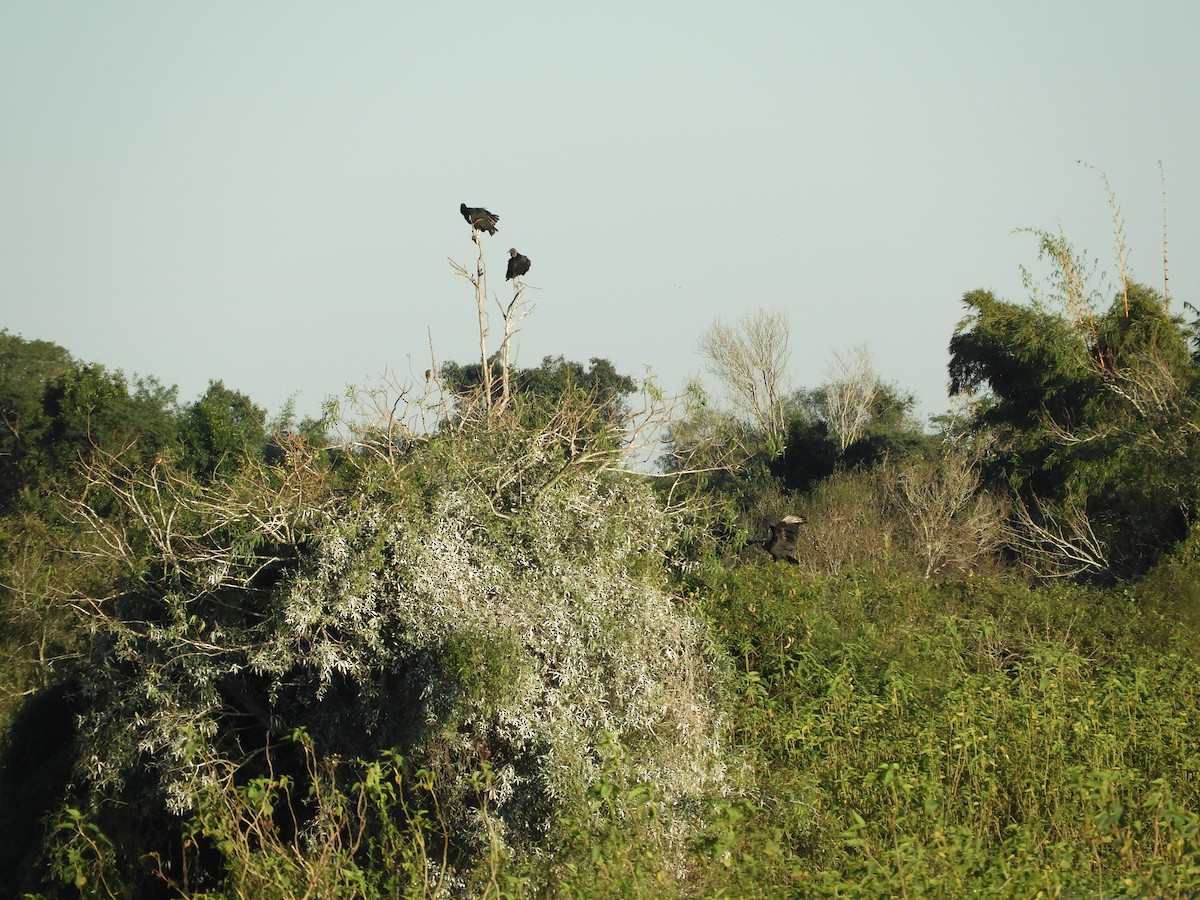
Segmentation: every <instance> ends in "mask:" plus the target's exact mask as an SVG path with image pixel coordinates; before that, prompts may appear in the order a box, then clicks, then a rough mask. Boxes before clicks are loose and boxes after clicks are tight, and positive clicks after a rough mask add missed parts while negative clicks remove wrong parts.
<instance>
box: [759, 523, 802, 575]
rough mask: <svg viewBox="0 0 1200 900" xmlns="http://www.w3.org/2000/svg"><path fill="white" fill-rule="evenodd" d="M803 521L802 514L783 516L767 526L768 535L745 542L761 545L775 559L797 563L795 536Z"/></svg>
mask: <svg viewBox="0 0 1200 900" xmlns="http://www.w3.org/2000/svg"><path fill="white" fill-rule="evenodd" d="M804 522H805V519H804V516H784V517H783V518H782V519H780V520H779V521H778V522H776V523H775V524H774V525H770V526H768V527H769V528H770V531H771V534H770V536H769V537H767V538H758V539H756V540H752V541H747V542H746V543H748V544H754V545H756V546H758V547H762V548H763V549H764V550H766V551H767V553H769V554H771V558H772V559H774V560H776V561H779V560H784V561H786V562H790V563H793V564H796V563H799V562H800V560H799V559H797V558H796V538H798V537H799V536H800V526H801V525H803V524H804Z"/></svg>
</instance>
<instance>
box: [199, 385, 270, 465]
mask: <svg viewBox="0 0 1200 900" xmlns="http://www.w3.org/2000/svg"><path fill="white" fill-rule="evenodd" d="M266 427H267V413H266V410H264V409H262V408H260V407H258V406H256V405H255V404H254V403H253V402H252V401H251V400H250V398H249V397H247V396H246V395H245V394H243V393H241V392H240V391H232V390H230V389H229V388H227V387H225V384H224V382H222V381H211V382H209V385H208V390H206V391H205V392H204V396H202V397H201V398H200V399H199V400H197V401H196V402H195V403H192V404H190V405H189V406H187V407H186V408H185V409H184V410H183V411H182V412H181V414H180V416H179V440H180V444H181V452H182V455H183V459H182V460H181V464H182V465H184V466H186V467H187V468H189V469H191V470H192V471H194V472H196V473H198V474H201V475H204V476H209V477H211V476H214V475H218V474H222V473H227V472H232V471H234V470H236V469H237V468H239V467H240V466H242V465H244V463H245V461H246V460H247V459H251V458H258V457H260V456H261V455H262V454H263V452H264V450H265V448H266V446H267V442H268V435H267V431H266Z"/></svg>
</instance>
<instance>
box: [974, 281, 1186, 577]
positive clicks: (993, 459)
mask: <svg viewBox="0 0 1200 900" xmlns="http://www.w3.org/2000/svg"><path fill="white" fill-rule="evenodd" d="M963 302H964V304H965V305H966V307H967V309H968V315H967V317H966V318H964V319H963V321H962V322H961V323H960V324H959V326H958V329H957V330H956V332H955V334H954V336H953V338H952V339H951V341H950V356H951V360H950V391H951V394H952V395H964V396H970V397H972V398H973V406H972V411H971V414H970V417H969V418H970V429H971V432H972V434H973V441H974V446H975V448H976V451H977V454H978V456H979V459H980V461H981V464H982V467H983V471H984V473H985V475H986V477H987V478H988V480H989V482H990V483H991V484H992V485H993V486H999V487H1004V488H1005V489H1007V490H1009V491H1011V492H1012V494H1013V495H1014V496H1015V497H1016V498H1017V499H1018V500H1019V501H1020V502H1021V504H1022V506H1021V508H1022V509H1026V510H1032V511H1033V515H1032V516H1031V520H1030V522H1028V523H1027V524H1028V525H1031V526H1037V525H1039V523H1040V524H1041V525H1042V526H1044V527H1045V528H1046V529H1047V531H1046V532H1045V533H1044V536H1046V537H1052V536H1053V535H1054V534H1056V533H1057V534H1059V536H1062V532H1061V531H1058V532H1056V531H1055V529H1058V528H1060V526H1061V525H1062V523H1063V522H1064V521H1066V520H1068V519H1070V520H1072V521H1074V522H1076V523H1077V524H1081V523H1086V529H1087V531H1089V532H1090V533H1091V534H1092V536H1093V537H1094V539H1095V548H1096V550H1097V551H1099V549H1100V548H1101V547H1102V548H1104V557H1105V558H1104V560H1103V561H1102V562H1101V561H1100V560H1099V559H1097V560H1096V561H1095V562H1094V564H1091V565H1088V566H1087V567H1086V568H1088V569H1090V570H1092V571H1093V572H1094V573H1095V574H1103V575H1109V576H1111V575H1117V576H1121V575H1128V574H1136V573H1137V572H1140V571H1143V570H1144V569H1145V568H1146V567H1147V566H1148V565H1150V564H1151V563H1153V561H1154V560H1155V559H1157V557H1158V556H1159V555H1160V554H1161V553H1162V552H1163V551H1164V550H1165V549H1166V548H1168V547H1169V546H1171V545H1172V544H1173V543H1174V542H1176V541H1178V540H1179V539H1181V538H1182V537H1183V536H1184V535H1185V534H1186V530H1187V527H1188V525H1189V524H1190V522H1191V520H1192V517H1193V512H1192V511H1193V510H1194V509H1196V504H1197V502H1198V501H1200V490H1198V484H1197V479H1198V476H1200V442H1198V440H1197V437H1198V432H1197V428H1196V426H1195V424H1194V423H1195V421H1196V416H1197V413H1198V412H1200V408H1198V406H1197V390H1198V388H1200V382H1198V380H1197V374H1198V372H1197V367H1196V364H1195V362H1194V361H1193V358H1192V348H1191V347H1190V346H1189V341H1190V338H1191V336H1192V330H1191V328H1190V327H1189V326H1187V325H1185V323H1184V322H1183V320H1182V319H1180V318H1179V317H1177V316H1173V315H1171V314H1170V313H1169V311H1168V310H1167V307H1166V304H1165V302H1164V301H1163V298H1162V296H1161V295H1160V294H1159V293H1158V292H1157V291H1156V290H1154V289H1153V288H1151V287H1148V286H1146V285H1141V284H1129V285H1128V286H1127V287H1126V288H1125V289H1124V290H1122V291H1120V292H1118V293H1117V294H1116V295H1115V296H1114V297H1113V299H1112V302H1111V303H1110V304H1109V305H1108V306H1107V308H1106V309H1104V310H1102V311H1092V310H1090V309H1088V308H1086V307H1084V306H1082V305H1078V304H1077V305H1074V306H1073V307H1070V308H1065V309H1063V310H1061V311H1057V310H1054V309H1052V308H1050V307H1049V306H1048V305H1046V304H1043V303H1038V302H1035V303H1033V304H1030V305H1023V304H1017V303H1012V302H1008V301H1003V300H999V299H997V298H996V297H995V296H994V295H993V294H991V293H990V292H987V291H973V292H971V293H968V294H967V295H966V296H965V297H964V298H963ZM1077 530H1078V529H1077Z"/></svg>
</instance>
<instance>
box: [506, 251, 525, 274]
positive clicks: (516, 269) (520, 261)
mask: <svg viewBox="0 0 1200 900" xmlns="http://www.w3.org/2000/svg"><path fill="white" fill-rule="evenodd" d="M508 257H509V259H508V274H507V275H505V276H504V280H505V281H511V280H512V279H514V278H519V277H521V276H522V275H524V274H525V273H526V272H528V271H529V257H528V256H522V255H521V254H520V253H518V252H517V251H516V250H515V249H510V250H509V251H508Z"/></svg>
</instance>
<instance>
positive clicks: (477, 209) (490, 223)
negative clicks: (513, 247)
mask: <svg viewBox="0 0 1200 900" xmlns="http://www.w3.org/2000/svg"><path fill="white" fill-rule="evenodd" d="M458 211H459V212H460V213H462V216H463V218H464V219H466V220H467V221H468V222H470V223H471V227H472V228H474V229H475V230H476V231H486V232H487V233H488V234H495V233H496V223H497V222H499V221H500V217H499V216H497V215H495V214H494V213H490V212H488V211H487V210H486V209H484V208H483V207H482V206H467V204H465V203H460V204H458Z"/></svg>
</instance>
